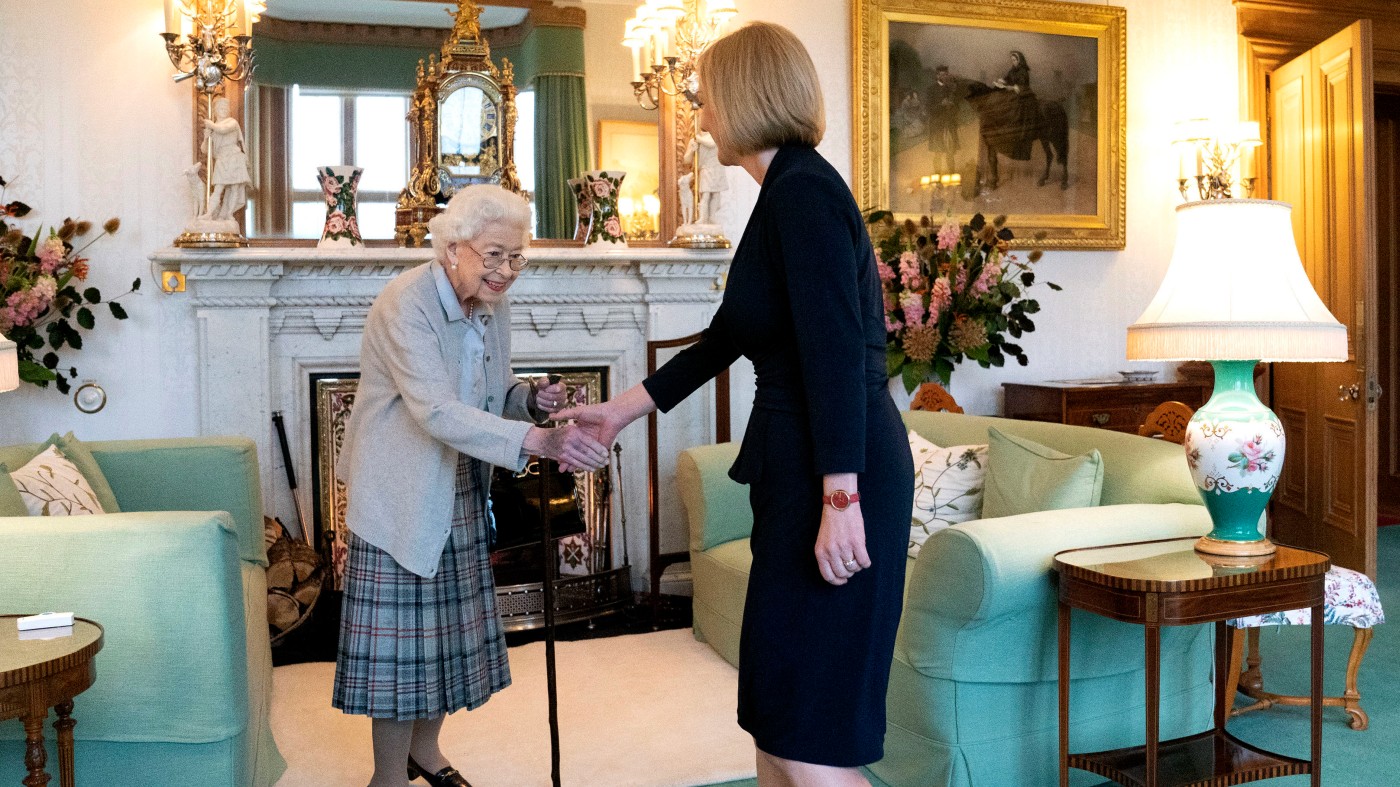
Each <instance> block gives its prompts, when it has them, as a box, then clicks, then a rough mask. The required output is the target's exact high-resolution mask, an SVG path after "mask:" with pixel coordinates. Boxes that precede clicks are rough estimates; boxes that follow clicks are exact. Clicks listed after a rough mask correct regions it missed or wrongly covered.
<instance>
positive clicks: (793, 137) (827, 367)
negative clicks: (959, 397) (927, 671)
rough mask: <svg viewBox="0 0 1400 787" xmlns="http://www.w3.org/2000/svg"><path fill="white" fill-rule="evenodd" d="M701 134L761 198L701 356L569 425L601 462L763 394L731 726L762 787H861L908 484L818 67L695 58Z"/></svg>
mask: <svg viewBox="0 0 1400 787" xmlns="http://www.w3.org/2000/svg"><path fill="white" fill-rule="evenodd" d="M697 71H698V72H699V94H698V99H699V100H700V102H701V103H702V105H703V106H702V108H701V109H700V125H701V127H702V128H704V129H705V130H707V131H709V132H710V133H711V134H712V135H713V136H714V139H715V142H716V143H717V144H718V147H719V160H720V162H721V163H724V164H727V165H738V166H741V167H743V168H744V170H745V171H747V172H748V173H749V174H750V175H751V176H753V178H754V180H756V181H758V183H759V184H760V189H759V195H758V202H757V204H755V206H754V210H753V214H752V216H751V217H750V218H749V223H748V226H747V227H746V228H745V230H744V235H743V238H742V240H741V241H740V242H739V246H738V248H737V249H736V250H735V252H734V261H733V263H732V265H731V266H730V270H729V279H728V286H727V288H726V291H725V293H724V299H723V301H722V303H721V304H720V307H719V309H718V311H717V312H716V314H715V318H714V321H713V322H711V323H710V326H709V327H708V328H707V329H706V330H705V332H704V336H703V338H702V339H701V340H700V341H699V342H698V343H696V344H694V345H692V346H691V347H690V348H688V349H687V350H685V351H684V352H682V353H680V354H678V355H677V356H676V357H675V358H674V359H673V360H672V361H671V362H670V363H668V364H666V365H665V366H664V367H662V368H661V369H660V370H658V371H657V372H656V374H654V375H652V376H651V377H649V378H647V379H646V380H644V381H643V382H642V383H641V384H640V385H637V386H635V387H633V388H631V389H629V390H628V391H626V392H625V393H623V394H622V395H621V396H619V397H617V398H616V399H613V400H612V401H610V402H607V403H604V404H601V405H594V406H592V407H588V408H575V409H570V410H564V411H561V412H559V413H557V414H556V417H559V418H574V419H576V420H577V423H579V424H580V425H582V426H584V427H586V428H588V429H590V430H591V431H592V432H593V434H594V435H595V436H596V438H597V439H598V442H600V443H602V444H605V445H610V444H611V443H612V439H613V437H614V436H616V434H617V433H618V431H620V430H621V429H622V428H623V427H624V426H626V425H627V424H629V423H631V422H632V421H634V420H635V419H637V418H639V417H641V416H642V415H645V414H647V413H649V412H651V411H653V410H655V409H660V410H662V411H663V412H664V411H667V410H670V409H671V408H672V407H674V406H675V405H676V404H677V403H679V402H680V401H681V400H682V399H684V398H685V397H686V396H688V395H690V393H691V392H693V391H694V390H695V389H696V388H698V387H700V385H702V384H703V383H704V382H705V381H706V380H709V379H710V378H712V377H714V376H715V375H716V374H718V373H719V372H720V371H721V370H723V369H724V368H726V367H728V366H729V365H730V364H731V363H733V362H734V361H735V360H736V359H737V358H738V357H739V356H740V355H743V356H745V357H747V358H749V359H750V360H752V361H753V363H754V368H755V371H756V372H757V392H756V394H755V397H754V404H753V415H752V416H751V417H750V419H749V423H748V428H747V430H746V432H745V434H744V442H743V447H742V448H741V449H740V452H739V458H738V459H737V460H736V461H735V463H734V466H733V468H731V469H730V475H731V476H732V477H733V478H734V479H735V480H737V481H740V482H741V483H746V484H749V486H750V491H749V499H750V502H751V504H752V507H753V518H754V524H753V537H752V539H751V540H750V544H751V548H752V550H753V565H752V568H751V571H750V577H749V587H748V595H747V598H746V601H745V605H744V621H743V627H742V634H741V639H740V644H739V724H740V725H741V726H742V727H743V728H744V729H745V730H747V731H748V732H749V733H750V734H752V735H753V738H754V744H755V747H756V748H757V762H758V780H759V783H760V784H761V785H763V787H781V786H783V785H802V786H803V787H806V785H864V784H867V782H866V780H865V778H864V777H863V776H862V775H861V773H860V771H859V770H858V766H860V765H865V764H868V763H871V762H874V761H876V760H878V759H880V757H881V756H883V753H884V736H885V689H886V686H887V684H888V682H889V670H890V660H891V658H892V656H893V653H894V636H895V629H896V628H897V627H898V624H899V612H900V605H901V596H902V594H903V588H904V561H905V556H904V552H905V549H906V548H907V546H908V528H909V501H910V500H911V499H913V494H914V469H913V462H912V459H911V458H910V455H909V441H908V438H907V437H906V436H905V430H904V424H903V422H902V421H901V420H900V416H899V412H898V411H897V410H896V408H895V405H894V402H893V401H892V400H891V399H890V397H889V395H888V394H887V393H886V389H885V385H886V381H887V378H886V375H885V323H884V309H883V302H882V300H881V296H880V283H879V278H878V276H877V274H876V270H875V259H874V255H873V250H872V248H871V245H870V239H869V238H868V237H867V236H866V233H865V223H864V221H863V220H862V218H861V215H860V211H859V210H858V209H857V207H856V204H855V201H854V199H853V198H852V197H851V192H850V190H849V189H848V188H847V187H846V184H845V182H844V181H842V180H841V177H840V175H839V174H838V173H837V172H836V170H834V169H833V168H832V167H831V165H830V164H828V163H827V162H826V161H825V160H824V159H823V158H822V157H821V156H820V155H819V154H818V153H817V151H816V149H815V146H816V144H817V143H818V142H819V141H820V140H821V137H822V133H823V130H824V129H825V125H826V124H825V114H824V110H823V106H822V94H821V88H820V86H819V85H818V83H817V73H816V68H815V67H814V66H813V65H812V60H811V58H810V56H809V55H808V54H807V51H806V49H805V48H804V47H803V46H802V44H801V42H799V41H798V40H797V38H796V37H795V36H794V35H793V34H792V33H791V32H789V31H788V30H786V29H785V28H782V27H779V26H777V25H772V24H764V23H756V24H752V25H749V26H747V27H744V28H742V29H740V30H738V31H736V32H734V33H732V34H730V35H728V36H726V37H724V38H722V39H720V40H719V41H717V42H716V43H715V44H714V45H713V46H711V47H710V48H709V49H708V50H706V51H705V52H704V53H702V54H701V55H700V58H699V62H698V64H697Z"/></svg>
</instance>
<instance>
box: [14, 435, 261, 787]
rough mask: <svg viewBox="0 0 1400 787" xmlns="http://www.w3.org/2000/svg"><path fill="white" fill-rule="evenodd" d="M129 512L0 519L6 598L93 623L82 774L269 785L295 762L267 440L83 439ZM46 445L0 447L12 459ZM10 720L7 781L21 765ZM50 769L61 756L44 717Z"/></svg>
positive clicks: (26, 608)
mask: <svg viewBox="0 0 1400 787" xmlns="http://www.w3.org/2000/svg"><path fill="white" fill-rule="evenodd" d="M87 446H88V448H89V449H91V451H92V453H93V456H94V457H95V458H96V460H97V463H98V465H99V466H100V467H101V468H102V472H103V474H104V475H105V476H106V478H107V481H108V482H109V483H110V484H111V486H112V491H113V492H114V494H115V495H116V498H117V503H118V504H119V505H120V506H121V509H122V511H123V513H119V514H103V515H100V516H75V517H53V518H50V517H0V560H3V570H0V611H4V612H42V611H47V610H60V611H65V612H66V611H72V612H74V613H75V614H77V615H79V616H81V617H86V618H89V619H92V620H95V621H97V622H98V623H100V624H102V626H103V628H104V630H105V636H104V639H105V644H104V646H103V648H102V651H101V652H100V653H99V654H98V655H97V659H96V664H97V682H96V683H95V684H94V685H93V686H92V688H90V689H88V690H87V691H85V692H83V693H82V694H80V695H79V696H78V697H77V698H76V699H75V701H74V711H73V718H74V719H75V720H76V721H77V723H78V724H77V727H76V728H75V730H74V737H75V738H76V739H77V744H76V749H75V754H76V762H75V765H76V775H77V783H78V784H91V785H118V784H132V785H134V784H140V785H151V786H157V785H159V786H164V785H170V787H174V786H175V785H190V784H200V785H229V786H230V787H245V786H246V785H255V786H256V787H265V786H266V785H271V784H273V783H274V782H276V781H277V779H278V777H280V776H281V774H282V772H283V770H285V767H286V764H285V762H284V761H283V760H282V756H281V754H280V753H279V752H278V750H277V745H276V743H275V742H274V741H273V739H272V729H271V726H270V724H269V719H268V712H269V705H270V701H271V690H272V655H271V649H270V647H269V644H268V631H267V579H266V574H265V569H266V567H267V556H266V554H265V551H264V549H263V536H262V501H261V495H260V492H259V479H258V465H257V449H256V447H255V446H254V444H253V443H252V441H250V440H246V439H243V438H227V437H210V438H194V439H176V440H129V441H115V442H96V443H87ZM37 448H38V446H15V447H11V448H0V463H5V464H7V465H9V466H10V467H12V468H13V467H18V466H19V465H20V464H23V462H24V461H25V460H26V459H27V458H28V457H29V456H30V455H32V454H33V453H34V452H35V451H36V450H37ZM23 736H24V733H23V730H22V729H21V727H20V726H19V724H18V722H17V721H10V722H0V783H3V782H6V781H11V782H15V783H17V782H18V781H19V780H20V779H21V778H22V777H23V775H24V769H23V761H24V757H23V748H22V747H23ZM45 736H46V740H47V742H48V744H49V763H50V766H51V767H50V773H51V774H52V773H53V768H52V766H53V764H54V763H56V762H57V759H56V754H55V748H54V745H53V744H54V735H53V732H52V725H51V724H50V725H49V726H48V728H47V729H46V733H45Z"/></svg>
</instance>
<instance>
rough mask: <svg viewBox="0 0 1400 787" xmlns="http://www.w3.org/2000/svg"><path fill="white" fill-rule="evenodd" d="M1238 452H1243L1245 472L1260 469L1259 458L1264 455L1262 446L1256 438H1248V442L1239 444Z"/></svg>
mask: <svg viewBox="0 0 1400 787" xmlns="http://www.w3.org/2000/svg"><path fill="white" fill-rule="evenodd" d="M1240 453H1242V454H1244V458H1245V468H1244V469H1245V472H1249V473H1257V472H1259V470H1260V469H1261V468H1260V465H1261V464H1262V463H1261V461H1260V460H1261V459H1262V458H1263V456H1264V448H1263V446H1261V445H1259V443H1258V438H1255V439H1254V440H1250V441H1249V442H1247V443H1245V444H1244V445H1243V446H1241V447H1240Z"/></svg>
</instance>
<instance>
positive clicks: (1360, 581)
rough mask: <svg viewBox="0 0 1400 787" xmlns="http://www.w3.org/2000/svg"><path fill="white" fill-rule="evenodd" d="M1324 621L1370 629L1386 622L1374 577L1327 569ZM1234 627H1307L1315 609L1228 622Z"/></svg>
mask: <svg viewBox="0 0 1400 787" xmlns="http://www.w3.org/2000/svg"><path fill="white" fill-rule="evenodd" d="M1322 616H1323V621H1322V622H1323V623H1326V624H1339V625H1344V626H1351V627H1353V628H1359V629H1368V628H1371V627H1372V626H1378V625H1380V624H1381V623H1384V622H1385V612H1383V611H1382V610H1381V597H1380V594H1379V593H1377V592H1376V585H1375V583H1374V582H1372V581H1371V578H1370V577H1368V576H1366V575H1365V574H1362V573H1361V572H1359V571H1352V570H1351V569H1349V568H1341V567H1339V566H1333V567H1332V568H1331V569H1330V570H1329V571H1328V572H1327V597H1326V599H1325V601H1324V602H1323V607H1322ZM1227 622H1228V623H1229V624H1230V625H1231V626H1234V627H1235V628H1255V627H1257V626H1307V625H1309V624H1311V623H1312V609H1311V608H1310V607H1304V608H1302V609H1290V610H1288V611H1287V612H1270V613H1269V614H1267V615H1250V616H1249V617H1247V618H1235V619H1233V620H1230V621H1227Z"/></svg>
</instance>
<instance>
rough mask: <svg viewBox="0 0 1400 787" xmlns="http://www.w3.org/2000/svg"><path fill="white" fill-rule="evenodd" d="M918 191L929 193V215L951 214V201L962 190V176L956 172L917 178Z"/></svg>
mask: <svg viewBox="0 0 1400 787" xmlns="http://www.w3.org/2000/svg"><path fill="white" fill-rule="evenodd" d="M919 190H920V191H927V192H928V193H929V199H928V211H929V215H937V214H941V213H948V212H951V210H952V205H953V200H954V199H955V198H956V197H957V195H958V192H959V191H960V190H962V175H960V174H959V173H956V172H951V173H949V172H935V173H933V174H932V175H922V176H920V177H919Z"/></svg>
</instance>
